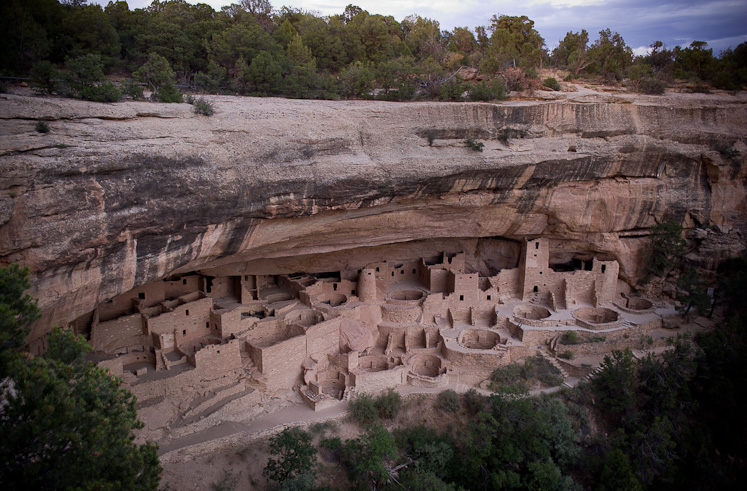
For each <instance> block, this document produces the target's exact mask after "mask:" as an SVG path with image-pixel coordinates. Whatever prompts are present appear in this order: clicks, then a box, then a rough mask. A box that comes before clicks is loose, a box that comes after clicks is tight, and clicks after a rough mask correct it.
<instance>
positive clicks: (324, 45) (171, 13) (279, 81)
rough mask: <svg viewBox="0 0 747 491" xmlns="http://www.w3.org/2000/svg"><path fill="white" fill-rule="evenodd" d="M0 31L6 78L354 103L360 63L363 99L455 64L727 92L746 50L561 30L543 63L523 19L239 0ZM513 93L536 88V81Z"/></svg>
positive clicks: (122, 5)
mask: <svg viewBox="0 0 747 491" xmlns="http://www.w3.org/2000/svg"><path fill="white" fill-rule="evenodd" d="M0 25H1V26H2V29H1V30H0V40H2V42H3V46H4V48H5V49H3V50H2V52H0V73H2V74H3V75H16V76H17V75H27V74H28V73H29V71H30V70H31V69H32V68H33V67H34V66H35V65H37V64H39V63H41V62H47V63H52V64H53V65H54V66H55V67H57V68H62V67H63V64H64V63H65V62H66V60H69V59H76V58H80V57H83V56H88V55H95V56H98V57H99V58H98V59H99V60H100V62H101V65H102V68H103V70H104V72H105V73H109V72H111V71H113V70H116V71H117V72H122V71H124V72H129V73H132V72H135V71H136V70H138V69H139V68H140V67H141V66H143V64H147V63H150V62H151V60H152V58H151V57H152V55H153V54H157V55H159V56H160V57H162V58H163V59H165V60H166V62H168V65H169V66H170V68H171V70H173V72H174V77H175V83H176V84H179V85H183V86H187V87H191V88H193V89H197V88H199V89H200V90H208V91H212V92H218V91H225V92H234V93H240V94H255V95H282V96H287V97H323V98H331V97H339V96H340V95H342V96H345V97H361V96H362V95H361V94H360V91H357V90H349V89H348V88H346V86H345V85H346V81H344V80H343V79H342V77H340V74H341V73H344V72H346V71H349V70H350V69H351V67H356V66H360V65H363V66H369V67H370V69H371V70H372V71H374V72H376V71H380V72H381V77H379V76H375V77H374V78H373V79H372V81H371V84H372V85H371V89H367V92H366V96H368V95H369V94H370V93H371V90H373V88H377V87H378V88H383V89H384V96H383V97H384V98H387V99H392V98H396V99H399V100H406V99H409V98H411V97H413V96H414V95H415V94H417V93H420V94H424V96H425V97H432V98H435V97H437V96H438V92H439V91H438V86H439V85H440V84H441V83H442V82H444V81H447V80H449V79H450V77H451V76H452V74H453V73H454V72H455V71H456V70H458V69H459V68H460V67H461V66H472V67H475V68H479V69H480V71H481V72H482V78H483V79H485V78H487V79H489V80H483V81H484V82H486V83H487V82H490V81H491V80H490V79H495V78H496V77H498V78H501V77H503V78H506V77H505V76H504V72H505V71H506V70H509V69H511V70H519V71H522V72H523V73H525V74H526V76H527V78H528V79H531V80H535V79H536V77H537V76H538V75H539V74H538V73H537V69H541V68H543V67H546V66H548V65H551V66H554V67H558V68H561V69H567V70H568V71H569V72H570V77H571V78H576V77H580V76H589V77H593V76H598V77H603V78H604V79H606V80H607V81H608V82H614V81H615V80H621V79H622V78H623V77H625V76H628V70H629V69H631V67H635V68H634V70H633V72H631V75H632V78H635V87H640V85H639V82H640V81H641V80H642V79H644V78H645V79H646V80H648V79H656V80H657V81H658V82H660V83H664V82H668V81H669V80H671V79H672V78H673V77H675V76H676V77H679V78H684V79H689V80H696V81H702V82H709V83H712V84H714V85H715V86H717V87H722V88H730V89H735V88H739V87H741V86H743V85H744V84H745V83H746V82H747V68H746V67H745V61H746V60H745V53H747V43H743V45H740V46H739V47H737V48H736V49H735V50H727V51H726V52H724V53H722V54H721V57H720V58H718V57H716V56H715V55H714V54H713V52H712V50H711V49H709V48H708V47H707V45H706V43H704V42H703V41H694V42H693V43H692V44H691V45H690V46H687V47H679V46H678V47H675V48H674V49H673V50H668V49H666V48H665V47H663V45H661V43H659V44H656V42H654V43H652V51H651V52H650V53H649V54H648V55H646V56H643V57H636V58H633V55H632V51H631V50H630V48H629V47H628V46H627V45H626V43H625V41H624V40H623V38H622V36H621V35H620V34H619V33H617V32H613V31H612V30H611V29H603V30H602V31H600V32H599V35H598V38H597V39H596V40H591V39H590V37H589V34H588V33H587V31H586V30H584V29H581V31H580V32H573V31H570V32H568V33H567V34H566V36H565V37H564V39H562V40H561V41H560V43H559V44H558V46H557V48H555V49H554V50H553V52H552V56H550V55H549V53H548V50H547V46H546V44H545V40H544V39H543V38H542V36H540V34H539V32H538V31H537V30H536V29H535V25H534V21H533V20H532V19H530V18H528V17H527V16H508V15H493V16H492V17H491V18H490V20H489V23H488V25H485V26H478V27H476V28H475V29H474V30H472V29H469V28H467V27H457V28H454V29H453V30H451V31H449V30H442V29H441V26H440V25H439V23H438V22H437V21H436V20H434V19H430V18H427V17H422V16H419V15H415V14H413V15H411V16H408V17H406V18H405V19H402V21H397V20H396V19H394V17H392V16H386V15H379V14H371V13H369V12H367V11H366V10H363V9H362V8H360V7H357V6H355V5H349V6H348V7H346V8H345V10H344V11H343V12H342V13H341V14H338V15H330V16H319V15H317V14H314V13H312V12H307V11H303V10H301V9H297V8H291V7H282V8H280V9H275V8H273V6H272V5H271V3H270V2H268V1H267V0H243V1H241V2H237V3H234V4H231V5H228V6H226V7H223V8H222V9H220V10H217V11H216V10H214V9H213V8H212V7H210V6H209V5H207V4H204V3H197V4H192V3H187V2H186V1H183V0H163V1H161V0H158V1H154V2H153V3H151V5H149V6H148V7H146V8H143V9H134V10H130V8H129V6H128V4H127V2H125V1H122V0H117V1H111V2H109V3H108V4H107V5H106V6H105V7H103V8H102V7H101V6H99V5H86V2H57V1H55V0H24V1H22V0H8V1H6V2H3V3H2V5H0ZM296 36H298V37H299V38H300V42H299V40H298V39H297V38H296ZM301 46H302V47H303V49H302V51H301V52H302V53H303V56H301V57H300V58H299V56H298V55H299V48H300V47H301ZM261 53H265V55H263V59H262V60H261V65H267V58H268V57H270V58H272V61H273V64H271V65H270V68H272V69H273V74H272V75H271V76H269V78H268V80H262V81H257V82H258V83H251V80H248V79H247V77H246V70H245V67H250V66H251V64H252V61H253V60H254V59H255V58H256V57H257V56H259V55H260V54H261ZM309 53H310V57H309V56H308V54H309ZM310 58H311V59H313V60H314V63H315V64H314V65H311V64H310V63H309V62H308V60H309V59H310ZM395 60H410V64H411V65H412V66H413V67H416V68H417V70H415V71H410V72H408V74H407V75H406V77H407V78H408V82H407V83H406V84H400V85H401V86H400V87H392V86H389V87H386V86H385V85H384V83H386V82H384V83H382V82H381V81H380V79H383V80H385V81H386V80H388V78H387V75H386V74H387V73H388V72H391V64H392V63H393V62H395ZM259 66H260V65H257V67H259ZM277 68H279V71H278V70H277ZM216 75H220V76H216ZM254 75H255V77H254V78H255V79H256V75H257V74H256V73H255V74H254ZM509 76H513V77H515V74H511V75H509ZM506 82H509V80H508V79H506ZM268 84H269V85H268ZM468 85H469V84H468ZM508 85H509V86H511V84H510V82H509V83H508ZM650 85H651V84H650V83H648V82H646V83H644V84H643V86H644V87H650ZM520 86H521V88H522V89H526V88H539V87H540V86H541V83H540V82H539V81H537V82H536V83H529V84H527V83H523V84H520ZM47 87H53V86H52V85H47ZM411 87H414V88H415V89H418V88H419V87H420V88H423V89H424V90H423V91H420V92H419V91H418V90H410V88H411ZM58 88H59V87H58ZM391 88H394V91H395V92H396V94H393V93H392V91H391V90H390V89H391ZM52 90H54V88H53V89H52ZM106 92H107V94H106V95H105V96H104V95H102V94H95V97H92V98H93V99H94V100H99V99H102V100H111V99H112V97H111V95H110V94H108V93H111V92H112V91H111V89H110V88H106ZM652 93H654V92H652Z"/></svg>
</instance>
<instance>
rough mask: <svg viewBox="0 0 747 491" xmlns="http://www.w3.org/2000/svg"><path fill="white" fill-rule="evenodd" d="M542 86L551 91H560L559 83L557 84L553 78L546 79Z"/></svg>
mask: <svg viewBox="0 0 747 491" xmlns="http://www.w3.org/2000/svg"><path fill="white" fill-rule="evenodd" d="M542 85H544V86H545V87H547V88H548V89H552V90H560V89H561V87H560V82H558V81H557V80H556V79H555V77H547V78H546V79H545V80H544V81H543V82H542Z"/></svg>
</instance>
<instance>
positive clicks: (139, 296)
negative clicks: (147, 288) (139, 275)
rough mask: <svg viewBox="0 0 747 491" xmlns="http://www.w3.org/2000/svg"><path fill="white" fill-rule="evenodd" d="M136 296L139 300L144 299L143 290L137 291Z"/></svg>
mask: <svg viewBox="0 0 747 491" xmlns="http://www.w3.org/2000/svg"><path fill="white" fill-rule="evenodd" d="M137 298H139V299H140V300H145V293H144V292H140V293H138V294H137Z"/></svg>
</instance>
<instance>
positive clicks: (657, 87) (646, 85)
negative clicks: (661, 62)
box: [638, 77, 666, 95]
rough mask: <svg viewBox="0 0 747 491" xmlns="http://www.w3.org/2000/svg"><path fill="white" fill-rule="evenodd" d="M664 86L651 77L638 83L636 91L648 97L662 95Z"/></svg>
mask: <svg viewBox="0 0 747 491" xmlns="http://www.w3.org/2000/svg"><path fill="white" fill-rule="evenodd" d="M665 88H666V85H665V84H664V82H662V81H661V80H656V79H655V78H653V77H646V78H644V79H642V80H641V81H640V82H638V91H639V92H642V93H644V94H649V95H661V94H663V93H664V89H665Z"/></svg>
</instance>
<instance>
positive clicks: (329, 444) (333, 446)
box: [319, 436, 342, 450]
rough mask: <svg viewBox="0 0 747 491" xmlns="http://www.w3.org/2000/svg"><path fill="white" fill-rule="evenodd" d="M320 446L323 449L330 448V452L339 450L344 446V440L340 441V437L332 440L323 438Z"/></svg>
mask: <svg viewBox="0 0 747 491" xmlns="http://www.w3.org/2000/svg"><path fill="white" fill-rule="evenodd" d="M319 445H321V446H322V447H323V448H328V449H329V450H337V449H338V448H340V447H341V446H342V440H340V437H339V436H335V437H332V438H322V441H321V442H319Z"/></svg>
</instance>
